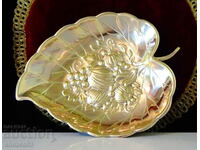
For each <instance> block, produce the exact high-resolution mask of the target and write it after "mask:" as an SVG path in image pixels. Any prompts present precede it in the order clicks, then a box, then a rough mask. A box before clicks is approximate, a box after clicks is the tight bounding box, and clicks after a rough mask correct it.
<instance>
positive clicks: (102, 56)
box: [16, 12, 178, 136]
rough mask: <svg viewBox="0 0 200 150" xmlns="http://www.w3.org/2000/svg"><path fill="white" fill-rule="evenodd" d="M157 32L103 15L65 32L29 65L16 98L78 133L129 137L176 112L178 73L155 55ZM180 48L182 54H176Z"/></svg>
mask: <svg viewBox="0 0 200 150" xmlns="http://www.w3.org/2000/svg"><path fill="white" fill-rule="evenodd" d="M158 44H159V34H158V32H157V30H156V29H155V27H154V26H153V25H152V24H151V23H149V22H147V21H145V20H140V19H138V18H136V17H135V16H132V15H130V14H127V13H119V14H116V13H111V12H108V13H102V14H100V15H98V16H96V17H87V18H83V19H81V20H79V21H78V22H76V23H75V24H73V25H68V26H65V27H63V28H62V29H60V30H59V31H58V32H57V33H56V34H55V35H54V36H53V37H51V38H49V39H47V40H46V41H45V42H44V43H43V44H42V45H41V46H40V48H39V49H38V51H37V53H36V54H35V55H34V56H33V57H32V58H31V59H30V60H29V62H28V63H27V66H26V69H25V73H24V74H23V75H22V76H21V78H20V79H19V82H18V85H17V90H16V97H17V99H18V100H23V99H28V100H31V101H33V102H34V103H35V104H37V105H38V106H40V107H42V108H44V109H46V110H48V112H49V113H50V114H51V115H52V116H53V117H55V118H56V119H58V120H60V121H62V122H65V123H68V124H69V125H70V126H71V127H72V128H73V129H75V130H78V131H81V132H87V133H89V134H91V135H95V136H129V135H131V134H133V133H135V132H139V131H143V130H146V129H148V128H150V127H151V126H153V125H154V124H155V123H156V121H158V119H160V118H161V117H162V116H163V115H164V114H166V112H167V111H168V110H169V108H170V105H171V99H172V96H173V93H174V90H175V77H174V74H173V72H172V71H171V69H170V68H169V67H168V66H167V65H166V64H164V63H162V62H161V61H160V60H165V59H166V58H167V59H168V58H170V57H171V56H172V55H173V53H172V54H171V55H169V56H167V57H160V58H155V57H153V55H154V53H155V51H156V49H157V47H158ZM177 50H178V49H177Z"/></svg>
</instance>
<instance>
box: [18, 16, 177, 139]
mask: <svg viewBox="0 0 200 150" xmlns="http://www.w3.org/2000/svg"><path fill="white" fill-rule="evenodd" d="M107 14H112V15H120V14H124V15H128V16H130V17H131V18H137V17H136V16H134V15H132V14H128V13H114V12H103V13H101V14H99V15H97V16H89V17H84V18H81V19H79V20H78V21H77V22H75V23H74V24H69V25H66V26H63V27H62V28H61V29H59V30H58V31H57V32H56V33H55V34H54V35H53V36H51V37H49V38H48V39H46V40H45V41H44V42H43V43H42V44H41V45H40V46H39V48H38V50H37V52H36V53H38V52H39V51H40V50H41V49H42V47H43V46H44V45H46V44H47V43H48V41H49V40H52V39H53V38H56V37H57V36H58V35H59V34H60V33H61V32H62V30H64V29H65V30H66V29H68V28H71V27H75V26H78V25H79V24H80V23H82V22H84V21H87V20H88V19H96V18H98V17H100V16H103V15H107ZM137 19H138V20H141V21H144V22H146V23H147V24H149V25H150V26H152V27H153V29H154V30H155V32H156V36H157V41H156V44H155V46H154V49H153V50H152V60H154V61H156V62H158V63H159V64H161V65H162V66H164V67H166V68H167V69H168V70H169V72H170V73H171V77H172V83H173V84H172V90H171V92H170V94H169V97H170V99H169V100H168V104H166V106H165V109H164V110H163V112H160V114H159V115H158V116H157V117H156V118H154V120H153V121H152V122H151V123H150V124H148V125H146V126H144V127H143V128H140V129H138V130H133V131H130V133H129V134H127V133H125V134H119V135H115V134H114V135H102V134H96V133H93V132H89V131H85V130H81V129H79V128H76V127H74V126H73V125H72V124H71V123H69V122H65V121H63V120H60V119H58V118H57V117H56V116H54V115H53V114H52V113H51V110H50V109H49V108H45V107H43V106H41V105H40V104H38V103H36V102H35V101H34V100H33V99H31V98H30V97H26V96H19V95H18V90H19V84H20V82H21V80H22V78H23V77H24V76H25V75H26V74H27V68H28V67H29V65H30V64H31V61H32V59H33V58H34V55H35V54H36V53H35V54H34V55H33V56H32V57H31V58H30V59H29V60H28V61H27V64H26V67H25V70H24V73H23V74H22V75H21V77H20V78H19V80H18V82H17V86H16V93H15V96H16V99H17V100H18V101H21V100H29V101H31V102H33V103H34V104H35V105H37V106H39V107H40V108H42V109H45V110H46V111H47V112H48V113H49V114H50V115H51V116H52V117H53V118H55V119H56V120H58V121H60V122H63V123H65V124H67V125H68V126H70V127H71V128H72V129H74V130H76V131H78V132H85V133H87V134H89V135H92V136H97V137H127V136H130V135H133V134H135V133H136V132H142V131H145V130H147V129H149V128H151V127H152V126H154V125H155V124H156V123H157V121H158V120H160V119H161V118H162V117H163V116H164V115H165V114H166V113H167V112H168V111H169V109H170V107H171V104H172V98H173V95H174V92H175V89H176V78H175V75H174V73H173V71H172V70H171V68H170V67H169V66H168V65H166V64H165V63H163V62H161V61H158V60H157V59H156V58H155V57H154V56H153V55H154V53H155V52H156V50H157V48H158V45H159V41H160V37H159V33H158V31H157V29H156V28H155V26H154V25H153V24H152V23H150V22H148V21H146V20H144V19H139V18H137Z"/></svg>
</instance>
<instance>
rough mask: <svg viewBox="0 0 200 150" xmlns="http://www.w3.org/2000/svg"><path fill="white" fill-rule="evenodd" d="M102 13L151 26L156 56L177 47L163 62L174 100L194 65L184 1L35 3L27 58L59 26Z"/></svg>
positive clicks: (192, 40)
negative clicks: (155, 38) (119, 14)
mask: <svg viewBox="0 0 200 150" xmlns="http://www.w3.org/2000/svg"><path fill="white" fill-rule="evenodd" d="M105 11H113V12H128V13H131V14H133V15H135V16H137V17H138V18H142V19H146V20H148V21H150V22H151V23H153V24H154V25H155V27H156V28H157V30H158V31H159V33H160V45H159V47H158V50H157V52H156V54H155V55H156V56H164V55H167V54H169V53H170V52H172V51H173V50H174V49H175V48H176V47H177V46H180V47H181V51H179V53H178V54H177V55H176V56H174V57H173V58H171V59H170V60H168V61H166V63H167V64H168V65H169V66H170V67H171V68H172V70H173V71H174V73H175V75H176V78H177V89H176V93H175V96H174V100H176V99H177V98H178V97H179V96H180V94H181V93H182V92H183V91H184V89H185V87H186V85H187V83H188V81H189V78H190V76H191V74H192V71H193V68H194V66H195V65H196V48H197V47H196V45H197V40H196V21H195V19H194V17H193V14H192V12H191V9H190V7H189V5H188V3H187V2H186V0H70V1H69V0H35V2H34V3H33V5H32V7H31V9H30V12H29V16H28V18H27V22H26V25H25V32H26V47H27V48H26V53H27V57H28V58H30V57H31V56H32V55H33V54H34V53H35V52H36V50H37V48H38V47H39V46H40V44H41V43H42V42H43V41H44V40H45V39H47V38H48V37H50V36H52V35H53V34H55V32H56V31H57V30H58V29H60V28H61V27H62V26H64V25H67V24H71V23H74V22H76V21H77V20H78V19H80V18H82V17H86V16H95V15H98V14H99V13H102V12H105Z"/></svg>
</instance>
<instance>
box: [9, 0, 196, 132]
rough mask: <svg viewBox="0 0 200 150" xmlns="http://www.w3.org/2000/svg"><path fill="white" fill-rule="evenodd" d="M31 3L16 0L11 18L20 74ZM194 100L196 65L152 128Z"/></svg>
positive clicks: (177, 114) (192, 3)
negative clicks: (26, 21)
mask: <svg viewBox="0 0 200 150" xmlns="http://www.w3.org/2000/svg"><path fill="white" fill-rule="evenodd" d="M187 1H188V3H189V4H190V6H191V9H192V11H193V14H194V16H195V19H196V8H197V7H196V0H187ZM32 3H33V0H18V1H17V7H16V9H15V16H14V19H13V22H14V25H13V32H14V38H13V40H14V45H13V48H14V56H15V65H16V70H17V75H18V76H21V74H22V73H23V72H24V66H25V64H26V62H27V58H26V53H25V48H26V41H25V33H24V25H25V20H26V18H27V16H28V12H29V9H30V7H31V5H32ZM195 101H196V67H195V68H194V71H193V74H192V76H191V79H190V81H189V83H188V85H187V87H186V89H185V91H184V93H182V95H181V97H180V98H179V99H178V100H175V103H174V104H173V105H172V108H171V109H170V111H169V113H168V114H167V115H166V116H165V117H163V118H162V119H161V120H160V121H159V122H158V123H157V124H156V125H155V126H154V128H153V130H159V129H160V128H164V127H165V126H166V125H167V124H168V123H171V122H173V120H175V119H176V118H179V117H181V115H182V114H183V113H186V112H187V111H188V109H189V108H190V107H191V106H192V105H193V104H194V103H195Z"/></svg>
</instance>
